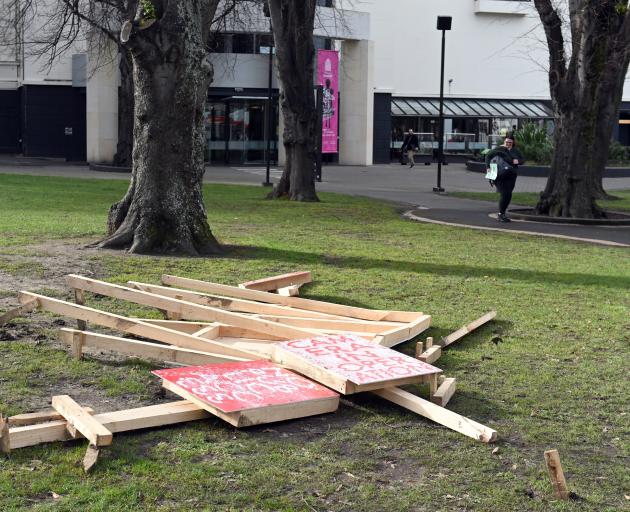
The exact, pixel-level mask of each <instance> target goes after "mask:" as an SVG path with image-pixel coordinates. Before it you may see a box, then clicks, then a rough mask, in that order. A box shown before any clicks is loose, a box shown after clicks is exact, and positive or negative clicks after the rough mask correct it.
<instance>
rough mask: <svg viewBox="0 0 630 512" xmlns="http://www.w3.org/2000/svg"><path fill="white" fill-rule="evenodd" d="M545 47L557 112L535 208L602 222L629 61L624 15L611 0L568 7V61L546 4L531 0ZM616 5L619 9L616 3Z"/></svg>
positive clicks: (578, 1) (556, 19)
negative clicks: (548, 166) (547, 172)
mask: <svg viewBox="0 0 630 512" xmlns="http://www.w3.org/2000/svg"><path fill="white" fill-rule="evenodd" d="M534 2H535V5H536V9H537V10H538V13H539V15H540V19H541V21H542V24H543V27H544V29H545V35H546V37H547V44H548V47H549V64H550V66H549V86H550V91H551V98H552V103H553V106H554V111H555V118H556V130H555V133H554V157H553V161H552V165H551V172H550V175H549V179H548V181H547V185H546V187H545V190H544V191H543V192H542V193H541V196H540V200H539V202H538V204H537V206H536V211H537V212H538V213H540V214H542V215H551V216H559V217H574V218H578V217H579V218H598V217H605V212H604V211H603V210H601V209H600V208H599V207H598V206H597V204H596V203H595V200H596V199H601V198H605V197H607V196H608V195H607V194H606V192H605V190H604V188H603V175H604V170H605V168H606V162H607V160H608V149H609V147H610V142H611V138H612V132H613V128H614V125H615V123H616V121H617V118H618V107H619V103H620V101H621V96H622V92H623V83H624V80H625V76H626V73H627V71H628V63H629V62H630V50H629V45H630V17H629V16H628V10H627V6H626V8H619V5H618V2H617V1H616V0H598V1H595V0H572V1H571V2H569V21H570V25H571V27H570V28H571V38H572V40H571V57H570V60H569V61H567V56H566V53H565V51H566V49H565V41H564V36H563V31H562V19H561V17H560V16H559V15H558V12H557V11H556V10H555V9H554V7H553V5H552V3H551V0H534ZM621 5H622V4H621Z"/></svg>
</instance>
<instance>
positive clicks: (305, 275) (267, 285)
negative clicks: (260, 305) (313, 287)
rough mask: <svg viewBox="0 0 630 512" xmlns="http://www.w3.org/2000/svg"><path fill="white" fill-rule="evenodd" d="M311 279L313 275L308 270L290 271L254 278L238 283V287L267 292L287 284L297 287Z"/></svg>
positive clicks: (284, 286) (309, 281) (287, 285)
mask: <svg viewBox="0 0 630 512" xmlns="http://www.w3.org/2000/svg"><path fill="white" fill-rule="evenodd" d="M312 281H313V276H312V275H311V273H310V272H309V271H304V272H290V273H288V274H280V275H277V276H271V277H265V278H263V279H256V280H255V281H247V282H245V283H241V284H239V285H238V287H239V288H244V289H247V290H259V291H263V292H269V291H272V290H279V289H280V288H286V287H289V286H297V287H298V288H299V287H300V286H302V285H303V284H306V283H311V282H312Z"/></svg>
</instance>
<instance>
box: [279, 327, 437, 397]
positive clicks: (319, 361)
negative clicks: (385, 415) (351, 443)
mask: <svg viewBox="0 0 630 512" xmlns="http://www.w3.org/2000/svg"><path fill="white" fill-rule="evenodd" d="M274 360H275V361H276V362H279V363H281V364H283V365H285V366H286V367H288V368H291V369H293V370H295V371H297V372H299V373H301V374H302V375H306V376H307V377H310V378H312V379H314V380H316V381H318V382H320V383H322V384H324V385H326V386H329V387H332V388H333V389H335V390H337V391H339V392H341V393H343V394H351V393H356V392H359V391H368V390H371V389H379V388H383V387H389V386H397V385H403V383H404V384H408V383H412V382H421V381H423V380H427V379H430V378H432V376H437V373H439V372H441V370H440V369H439V368H436V367H434V366H431V365H429V364H426V363H423V362H421V361H418V360H417V359H414V358H413V357H409V356H406V355H405V354H401V353H399V352H395V351H394V350H391V349H389V348H386V347H382V346H380V345H375V344H374V343H369V342H366V341H365V340H362V339H361V338H358V337H356V336H347V335H331V336H315V337H312V338H307V339H302V340H292V341H285V342H280V343H277V344H276V345H275V352H274Z"/></svg>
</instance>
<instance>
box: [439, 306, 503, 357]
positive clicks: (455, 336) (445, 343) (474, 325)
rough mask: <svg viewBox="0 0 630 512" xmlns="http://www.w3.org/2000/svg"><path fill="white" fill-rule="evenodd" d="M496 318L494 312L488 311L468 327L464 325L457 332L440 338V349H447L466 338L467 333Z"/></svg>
mask: <svg viewBox="0 0 630 512" xmlns="http://www.w3.org/2000/svg"><path fill="white" fill-rule="evenodd" d="M496 316H497V312H496V311H490V312H489V313H486V314H485V315H483V316H482V317H480V318H477V320H475V321H473V322H470V323H469V324H468V325H465V326H464V327H462V328H461V329H458V330H457V331H455V332H453V333H451V334H449V335H448V336H446V337H445V338H442V343H441V345H442V348H444V347H448V346H449V345H450V344H451V343H455V342H456V341H458V340H460V339H461V338H463V337H464V336H466V335H467V334H468V333H469V332H472V331H474V330H475V329H477V328H478V327H481V326H482V325H483V324H485V323H487V322H489V321H490V320H492V319H493V318H495V317H496Z"/></svg>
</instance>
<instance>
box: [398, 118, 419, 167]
mask: <svg viewBox="0 0 630 512" xmlns="http://www.w3.org/2000/svg"><path fill="white" fill-rule="evenodd" d="M419 144H420V143H419V142H418V136H417V135H416V134H415V133H413V130H412V129H411V128H409V132H407V135H405V140H404V142H403V145H402V147H401V148H400V151H401V152H403V153H404V152H405V151H407V161H408V162H409V168H410V169H411V168H412V167H413V166H414V165H416V162H415V160H414V156H415V154H416V151H418V146H419ZM401 163H402V161H401Z"/></svg>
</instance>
